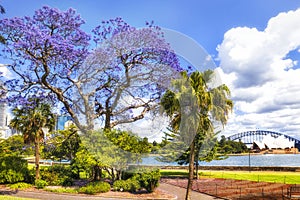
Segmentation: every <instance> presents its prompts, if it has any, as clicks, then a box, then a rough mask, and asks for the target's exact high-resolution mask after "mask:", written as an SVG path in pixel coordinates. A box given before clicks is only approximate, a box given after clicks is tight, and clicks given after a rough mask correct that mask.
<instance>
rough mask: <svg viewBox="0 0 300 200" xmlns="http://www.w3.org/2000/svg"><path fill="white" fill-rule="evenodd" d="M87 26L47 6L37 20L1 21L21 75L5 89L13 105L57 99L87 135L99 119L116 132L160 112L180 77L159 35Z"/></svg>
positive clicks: (152, 29)
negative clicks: (32, 98) (172, 82)
mask: <svg viewBox="0 0 300 200" xmlns="http://www.w3.org/2000/svg"><path fill="white" fill-rule="evenodd" d="M83 24H84V21H83V19H81V17H80V16H79V15H78V14H77V13H76V11H75V10H73V9H68V10H66V11H60V10H58V9H55V8H50V7H47V6H44V7H42V8H41V9H39V10H37V11H36V12H35V13H34V15H33V16H32V17H27V16H26V17H14V18H10V19H2V20H0V35H2V36H3V38H4V39H5V41H6V42H5V44H4V45H2V46H1V47H2V53H1V55H2V56H5V57H6V58H7V59H10V61H11V63H10V64H9V69H10V70H11V71H12V72H14V73H15V75H16V76H17V78H16V79H13V80H9V81H6V83H5V85H6V87H7V89H8V91H9V94H8V98H9V101H8V102H10V103H13V102H19V103H22V102H25V100H26V98H27V97H28V96H30V95H31V96H38V97H39V98H42V97H45V96H47V97H48V98H49V97H50V98H51V99H52V100H54V101H59V102H61V104H62V107H63V110H64V111H65V112H67V113H68V114H69V115H70V116H71V117H72V118H73V120H74V122H75V124H76V126H77V127H78V128H79V129H81V130H84V129H89V130H90V129H93V127H94V124H93V123H94V120H95V119H98V118H101V119H102V120H103V121H104V125H105V127H106V128H113V127H114V126H116V125H118V124H122V123H130V122H133V121H137V120H140V119H142V118H144V116H145V114H146V113H148V112H149V111H151V110H155V108H156V106H155V105H157V103H158V101H159V99H160V97H161V95H162V92H163V91H164V88H166V87H167V86H168V80H170V77H172V76H174V74H176V73H174V72H176V71H179V70H180V66H179V62H178V60H177V57H176V55H175V53H174V52H173V51H172V50H171V48H170V46H169V44H168V43H167V42H166V41H165V39H164V38H163V34H162V32H161V31H160V28H159V27H157V26H154V25H153V24H152V23H150V24H148V25H147V27H145V28H141V29H137V28H134V27H132V26H130V25H129V24H127V23H126V22H125V21H123V20H122V19H121V18H115V19H111V20H107V21H103V22H102V23H101V24H100V25H99V26H97V27H96V28H95V29H93V30H92V34H88V33H86V32H84V31H83V30H82V25H83ZM16 100H17V101H16Z"/></svg>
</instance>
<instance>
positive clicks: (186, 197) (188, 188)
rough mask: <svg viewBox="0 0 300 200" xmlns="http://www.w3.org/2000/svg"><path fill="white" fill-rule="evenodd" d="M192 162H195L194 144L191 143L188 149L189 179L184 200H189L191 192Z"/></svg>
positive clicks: (192, 178)
mask: <svg viewBox="0 0 300 200" xmlns="http://www.w3.org/2000/svg"><path fill="white" fill-rule="evenodd" d="M194 160H195V142H194V141H193V142H192V144H191V147H190V156H189V177H188V179H189V180H188V185H187V188H186V196H185V200H190V199H191V191H192V185H193V180H194Z"/></svg>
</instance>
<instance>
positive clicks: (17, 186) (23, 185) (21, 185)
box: [9, 182, 32, 189]
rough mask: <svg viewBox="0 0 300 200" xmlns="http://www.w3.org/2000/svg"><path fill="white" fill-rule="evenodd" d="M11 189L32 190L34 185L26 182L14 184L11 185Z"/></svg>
mask: <svg viewBox="0 0 300 200" xmlns="http://www.w3.org/2000/svg"><path fill="white" fill-rule="evenodd" d="M9 187H10V189H27V188H31V187H32V185H31V184H28V183H24V182H19V183H14V184H11V185H9Z"/></svg>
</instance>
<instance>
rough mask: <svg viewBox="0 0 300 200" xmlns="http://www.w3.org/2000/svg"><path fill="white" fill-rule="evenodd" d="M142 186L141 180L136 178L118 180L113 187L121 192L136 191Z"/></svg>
mask: <svg viewBox="0 0 300 200" xmlns="http://www.w3.org/2000/svg"><path fill="white" fill-rule="evenodd" d="M140 188H141V186H140V183H139V181H138V180H134V179H127V180H117V181H115V182H114V184H113V189H114V190H116V191H121V192H123V191H124V192H125V191H126V192H136V191H137V190H139V189H140Z"/></svg>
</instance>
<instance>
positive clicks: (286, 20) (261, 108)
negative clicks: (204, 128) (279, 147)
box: [217, 9, 300, 138]
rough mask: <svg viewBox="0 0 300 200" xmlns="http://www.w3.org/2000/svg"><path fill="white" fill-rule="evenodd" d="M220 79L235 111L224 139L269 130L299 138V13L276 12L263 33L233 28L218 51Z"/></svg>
mask: <svg viewBox="0 0 300 200" xmlns="http://www.w3.org/2000/svg"><path fill="white" fill-rule="evenodd" d="M217 50H218V52H219V55H218V58H219V60H220V69H219V72H220V75H221V77H222V79H223V80H224V83H225V84H227V85H228V86H229V87H230V89H231V91H232V98H233V100H234V103H235V110H234V114H233V115H232V118H231V119H230V120H229V122H228V126H227V127H226V131H225V132H226V133H227V134H234V133H238V132H242V131H244V130H249V129H256V128H260V129H267V130H274V131H279V132H285V133H287V134H290V135H297V134H298V135H297V137H298V138H300V118H299V117H298V116H300V81H299V80H300V79H299V77H300V69H299V68H298V67H297V64H298V62H299V58H300V54H298V57H297V55H296V56H293V57H289V56H288V55H289V53H290V52H292V51H295V50H296V51H295V52H296V53H300V9H298V10H295V11H289V12H286V13H280V14H278V15H277V16H276V17H273V18H271V19H270V20H269V22H268V24H267V27H266V28H265V30H263V31H259V30H257V29H256V28H249V27H236V28H232V29H230V30H229V31H227V32H226V33H225V35H224V40H223V42H222V43H221V44H220V45H219V46H218V48H217Z"/></svg>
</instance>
